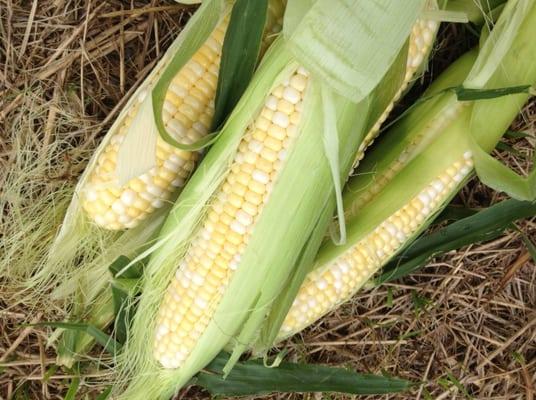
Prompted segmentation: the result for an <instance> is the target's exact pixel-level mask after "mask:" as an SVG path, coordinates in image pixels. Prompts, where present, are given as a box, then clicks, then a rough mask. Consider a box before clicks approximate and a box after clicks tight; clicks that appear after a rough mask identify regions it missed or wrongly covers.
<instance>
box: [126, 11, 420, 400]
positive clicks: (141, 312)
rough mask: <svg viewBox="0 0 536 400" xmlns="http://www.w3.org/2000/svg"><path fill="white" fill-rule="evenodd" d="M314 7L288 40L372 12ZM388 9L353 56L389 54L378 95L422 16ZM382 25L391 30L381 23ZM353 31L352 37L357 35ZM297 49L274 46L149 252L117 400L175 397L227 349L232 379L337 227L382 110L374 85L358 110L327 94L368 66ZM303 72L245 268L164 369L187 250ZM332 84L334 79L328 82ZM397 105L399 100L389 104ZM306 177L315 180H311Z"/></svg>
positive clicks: (283, 42)
mask: <svg viewBox="0 0 536 400" xmlns="http://www.w3.org/2000/svg"><path fill="white" fill-rule="evenodd" d="M298 3H300V4H298ZM343 3H346V4H343ZM310 4H311V2H310V1H302V2H298V1H296V2H291V3H289V7H290V6H291V5H294V7H295V8H292V11H291V12H290V14H289V12H288V10H289V9H288V8H287V14H286V16H285V27H284V32H285V29H287V31H286V32H287V34H288V33H289V30H288V29H289V26H288V25H287V23H288V17H289V15H291V16H292V21H293V29H295V30H294V32H300V34H303V32H304V31H303V30H302V29H303V27H304V26H305V27H307V28H311V27H315V28H318V29H319V30H320V31H322V30H323V29H324V31H325V30H326V29H328V30H330V29H331V30H333V29H335V27H339V28H340V27H341V26H342V27H345V26H346V27H347V26H348V25H351V24H353V23H354V20H353V19H352V17H353V16H355V14H354V15H352V16H348V15H347V14H348V10H346V9H345V7H346V6H348V5H350V7H351V10H352V12H356V9H360V10H361V7H362V8H363V9H366V8H367V7H370V5H368V6H367V3H366V2H360V1H353V2H342V1H341V2H339V1H336V2H333V1H325V0H318V1H317V2H315V3H314V6H313V7H312V8H311V9H314V12H313V13H312V14H308V10H309V8H307V7H305V8H304V5H310ZM382 4H383V6H384V7H386V9H388V10H390V12H388V13H385V15H381V16H377V19H376V20H375V21H374V23H370V20H367V22H369V26H370V27H371V28H372V29H373V30H374V34H372V35H370V36H369V37H368V38H367V39H366V40H368V41H369V43H368V44H367V45H366V46H363V47H362V48H360V49H355V47H349V49H350V50H352V51H356V56H357V55H359V57H356V58H355V59H356V60H359V59H360V60H363V58H364V57H365V56H364V55H363V54H361V53H360V52H361V51H363V49H370V48H374V51H375V52H376V53H380V54H382V55H383V58H382V60H381V63H379V65H378V68H377V69H376V70H375V71H374V73H373V74H372V75H371V77H370V80H369V81H368V82H367V85H370V84H371V83H372V82H375V83H374V85H373V86H377V84H378V83H379V82H380V80H381V79H382V77H383V76H384V75H385V74H386V73H389V74H392V76H394V77H395V78H396V77H398V79H400V78H401V77H402V75H403V74H402V73H401V71H400V69H401V67H400V65H399V64H396V63H394V61H395V60H397V59H398V58H399V57H400V56H399V54H400V51H401V48H402V47H403V46H404V43H405V41H406V38H407V37H408V35H409V31H410V28H411V25H412V24H413V22H414V21H415V19H416V18H417V16H418V14H419V11H420V10H421V9H422V7H423V3H422V2H421V1H415V2H408V3H407V4H404V5H401V4H394V3H390V2H382ZM317 7H318V8H320V9H323V10H330V11H331V15H332V16H333V17H334V18H333V19H331V20H330V19H329V18H327V19H326V18H324V16H322V14H321V13H319V12H318V11H319V9H317ZM395 9H397V10H398V11H399V12H398V13H397V12H396V10H395ZM402 9H403V10H402ZM361 11H363V10H361ZM361 11H360V12H361ZM369 11H370V10H369ZM302 15H306V16H307V18H303V20H304V21H307V24H306V25H304V26H301V25H300V21H301V16H302ZM363 15H366V13H364V14H363ZM321 16H322V20H323V21H328V24H327V27H322V26H321V25H318V24H314V23H313V22H315V21H317V22H318V20H319V18H320V17H321ZM395 16H396V17H395ZM315 18H316V19H315ZM382 20H383V22H385V23H380V22H381V21H382ZM394 20H396V23H394ZM390 22H391V23H390ZM345 24H346V25H345ZM386 26H389V27H393V31H394V32H393V31H390V32H389V34H391V35H394V36H396V37H397V40H396V41H395V42H392V41H391V42H390V44H393V43H396V42H398V43H399V45H398V47H396V46H392V47H391V46H385V44H384V43H382V44H380V43H377V46H372V43H371V42H374V41H378V40H379V38H380V37H383V36H385V33H387V32H386V31H385V29H386V28H385V27H386ZM341 29H344V28H341ZM352 30H353V28H352V29H351V30H350V32H351V31H352ZM317 33H318V32H317ZM339 34H340V32H339ZM400 35H402V39H401V40H400ZM320 36H322V37H327V36H323V35H318V34H317V35H315V34H312V36H311V37H310V38H309V39H310V40H313V41H314V40H320V39H319V38H320ZM289 43H291V42H289V39H288V36H287V37H286V39H283V38H279V39H277V40H276V41H275V42H274V44H273V45H272V47H271V48H270V50H269V51H268V53H267V55H266V57H265V59H264V60H263V62H262V63H261V66H260V68H259V70H258V71H257V73H256V75H255V77H254V79H253V81H252V83H251V84H250V86H249V88H248V90H247V91H246V92H245V94H244V96H243V97H242V99H241V100H240V102H239V103H238V105H237V107H236V108H235V110H234V111H233V113H232V114H231V116H230V118H229V120H228V121H227V123H226V125H225V126H224V128H223V130H222V132H221V136H220V138H219V140H218V142H216V144H215V145H214V147H213V148H212V149H211V150H210V152H209V153H208V154H207V157H206V158H205V160H204V161H203V164H202V166H201V168H199V169H198V170H197V171H196V173H195V174H194V175H193V177H192V179H191V180H190V182H189V184H188V185H187V187H186V188H185V190H184V191H183V192H182V193H181V195H180V197H179V199H178V201H177V203H176V204H175V206H174V208H173V209H172V211H171V212H170V214H169V216H168V219H167V221H166V223H165V225H164V228H163V229H162V232H161V234H160V237H159V240H158V243H157V244H156V245H155V246H153V248H151V249H150V251H149V252H148V253H151V258H150V261H149V264H148V265H147V268H146V270H145V272H146V274H145V277H144V278H145V279H144V287H143V294H142V296H141V299H140V302H139V304H138V308H137V312H136V316H135V318H134V322H133V326H132V329H131V332H130V337H129V339H128V341H127V345H126V348H125V351H124V352H123V353H122V356H121V360H120V366H121V369H122V373H121V377H120V378H119V382H118V383H121V384H128V387H127V388H126V390H125V391H124V392H123V393H122V394H120V395H118V398H119V399H130V400H135V399H143V398H146V397H147V396H148V395H150V396H152V398H155V399H166V398H169V397H170V396H172V395H173V393H175V392H176V391H177V390H178V389H179V388H180V387H182V386H183V385H184V384H186V383H187V382H188V381H189V379H190V378H191V377H192V376H193V375H194V374H195V373H196V372H197V371H199V370H200V369H201V368H203V366H205V365H206V364H207V363H209V362H210V361H211V360H212V359H213V358H214V357H215V356H216V355H217V354H218V353H219V351H221V349H222V348H223V347H224V346H229V347H230V348H231V349H232V350H233V354H232V356H231V359H230V361H229V363H228V365H227V366H226V368H225V371H226V372H229V370H230V368H232V365H233V364H234V362H236V360H237V359H238V357H239V355H240V354H241V353H242V352H243V351H244V350H246V349H247V347H248V346H249V343H251V341H252V340H253V339H254V336H255V333H256V332H257V330H258V327H259V326H260V324H261V323H262V320H263V319H264V316H265V315H266V312H267V311H268V309H269V307H270V305H271V303H272V302H273V299H274V298H276V297H277V295H278V293H279V292H280V291H281V289H282V288H283V287H284V285H285V282H286V281H287V279H288V277H289V274H290V272H291V271H292V268H293V266H294V264H295V263H296V262H297V260H298V257H299V254H300V251H301V249H302V248H303V246H304V245H305V244H306V242H307V240H308V238H309V237H310V236H311V235H313V236H315V234H316V232H323V231H324V229H325V227H326V224H327V223H328V222H329V218H324V216H325V215H327V216H330V215H331V214H332V213H333V210H334V208H335V201H334V199H335V197H336V196H335V193H336V186H337V185H340V184H341V183H342V181H343V180H344V179H345V175H346V173H347V172H348V171H349V169H350V167H351V163H352V158H353V157H354V156H355V152H356V149H357V147H358V145H359V144H360V141H361V139H362V138H363V136H364V135H363V132H365V127H366V125H367V123H368V121H369V119H370V116H371V115H374V114H375V113H380V112H381V111H382V110H383V109H381V110H377V109H375V108H374V107H373V105H371V103H372V102H371V101H370V99H369V98H368V95H369V94H368V93H367V89H366V88H367V86H364V87H363V90H362V91H361V93H360V94H357V96H358V98H359V97H362V96H364V99H362V100H361V101H360V102H359V103H356V101H355V99H354V101H352V99H348V98H346V97H344V94H345V93H344V91H343V92H342V93H338V90H339V86H338V84H337V82H335V84H334V85H333V86H328V84H327V83H328V82H329V84H330V85H331V84H332V83H333V82H334V81H337V80H338V76H343V75H344V74H343V75H339V72H340V71H346V73H347V76H348V78H349V79H350V81H351V82H352V83H353V84H354V85H357V86H358V85H359V84H360V82H362V81H363V79H364V77H363V75H362V74H363V73H367V71H368V70H366V69H365V71H360V73H355V74H354V73H353V72H356V71H359V67H360V65H359V63H358V62H355V63H353V62H352V60H353V59H354V57H349V58H348V57H344V58H342V59H340V60H339V59H336V60H335V61H334V62H333V63H332V64H331V65H319V64H315V63H314V62H315V61H318V59H319V58H321V57H322V55H323V53H322V52H319V51H310V50H307V52H308V53H307V54H308V57H305V58H300V55H299V54H300V53H299V52H298V53H295V52H294V50H295V48H293V45H292V44H289ZM325 45H326V43H324V42H322V43H319V46H320V47H318V48H317V49H316V50H318V49H323V48H324V47H323V46H325ZM347 48H348V46H347V43H345V41H337V42H333V44H332V48H331V50H333V54H343V53H342V52H341V49H347ZM367 51H368V50H367ZM296 54H298V56H296ZM298 60H299V61H298ZM311 60H313V61H311ZM300 65H302V66H304V67H305V68H306V69H309V66H310V65H312V66H313V68H312V69H311V70H312V71H314V72H313V73H312V75H311V77H310V80H309V87H308V91H307V93H306V97H305V101H304V105H303V111H302V120H301V123H300V126H299V128H298V130H299V132H300V133H299V134H298V138H297V140H296V143H295V144H294V145H293V148H292V149H291V151H290V154H289V155H288V160H287V161H286V164H285V167H284V168H283V169H282V171H280V175H279V178H278V181H277V182H276V184H275V185H274V188H273V190H272V192H271V194H270V201H269V202H268V203H267V204H265V205H264V208H263V211H262V214H261V215H260V216H259V219H258V221H257V222H256V225H255V229H254V231H253V232H252V234H251V236H250V238H249V241H248V246H247V248H246V250H245V251H244V253H242V256H241V262H240V265H239V267H238V269H237V270H236V271H235V273H234V275H233V278H232V279H231V282H230V284H229V286H228V287H227V289H226V291H225V293H224V295H223V298H222V299H221V301H220V303H219V304H218V306H217V308H216V312H215V316H214V317H213V319H212V320H211V322H210V323H209V325H208V327H207V329H206V330H205V331H204V333H203V334H202V335H201V336H200V338H199V340H198V342H197V344H196V346H195V347H194V349H193V351H192V352H191V353H190V355H189V356H188V358H187V359H186V361H185V363H184V364H183V366H182V367H181V368H180V369H178V370H173V369H164V368H162V367H161V366H160V365H159V364H158V362H157V361H156V360H155V359H154V358H153V354H152V345H151V344H152V343H153V341H154V333H155V324H156V314H157V311H158V308H159V306H160V302H161V300H162V298H163V296H164V293H165V289H166V288H167V286H168V284H169V282H170V279H171V278H172V276H173V275H174V274H175V271H176V268H177V266H178V264H179V261H180V260H181V257H182V256H183V254H184V253H185V251H186V249H187V248H188V245H189V243H190V242H189V241H190V238H191V237H192V234H193V233H194V232H195V230H196V229H197V227H198V225H199V223H200V221H201V220H202V219H203V217H204V214H205V210H206V208H207V207H206V206H207V204H208V203H209V202H210V200H211V198H212V196H213V195H214V193H216V190H217V189H218V187H219V186H220V183H221V182H222V181H223V179H224V178H225V175H226V172H227V168H228V165H229V163H230V161H231V160H232V159H233V158H234V154H235V152H236V149H237V146H238V144H239V143H240V140H241V137H242V133H243V132H244V131H245V129H246V127H247V126H248V124H249V123H250V122H251V120H252V118H253V116H254V115H255V114H256V112H258V110H260V108H261V107H262V106H263V105H264V102H265V97H266V96H267V95H268V93H270V91H271V89H272V88H273V87H274V86H275V85H277V84H279V83H280V82H282V81H284V80H285V79H286V78H287V77H288V76H289V75H290V73H292V72H293V71H294V70H295V69H296V68H297V67H298V66H300ZM315 67H318V69H316V68H315ZM326 76H328V77H330V78H331V80H326V79H325V78H326ZM333 89H335V90H333ZM391 98H392V93H390V96H388V99H386V102H389V101H390V99H391ZM313 110H314V111H313ZM358 111H359V112H358ZM320 127H324V128H327V129H320ZM303 171H307V175H306V176H304V174H303ZM340 171H342V173H341V172H340ZM274 221H277V223H274ZM267 238H270V240H267ZM144 255H145V254H144ZM120 386H121V385H120ZM119 391H121V388H120V389H119Z"/></svg>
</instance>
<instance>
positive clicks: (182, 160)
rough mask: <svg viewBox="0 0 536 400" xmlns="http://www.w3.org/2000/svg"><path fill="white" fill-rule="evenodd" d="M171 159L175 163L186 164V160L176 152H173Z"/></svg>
mask: <svg viewBox="0 0 536 400" xmlns="http://www.w3.org/2000/svg"><path fill="white" fill-rule="evenodd" d="M169 161H171V162H172V163H173V164H177V165H181V166H182V165H184V164H185V162H186V161H185V160H184V159H183V158H181V157H179V156H178V155H176V154H171V155H170V156H169Z"/></svg>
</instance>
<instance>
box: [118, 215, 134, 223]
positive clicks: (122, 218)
mask: <svg viewBox="0 0 536 400" xmlns="http://www.w3.org/2000/svg"><path fill="white" fill-rule="evenodd" d="M117 220H118V221H119V223H120V224H123V225H127V224H129V223H130V222H132V218H130V217H129V216H128V215H126V214H122V215H120V216H119V218H118V219H117Z"/></svg>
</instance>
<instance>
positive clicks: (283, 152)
mask: <svg viewBox="0 0 536 400" xmlns="http://www.w3.org/2000/svg"><path fill="white" fill-rule="evenodd" d="M277 157H278V158H279V159H280V160H281V161H285V160H286V158H287V150H286V149H283V150H281V151H280V152H279V153H278V154H277Z"/></svg>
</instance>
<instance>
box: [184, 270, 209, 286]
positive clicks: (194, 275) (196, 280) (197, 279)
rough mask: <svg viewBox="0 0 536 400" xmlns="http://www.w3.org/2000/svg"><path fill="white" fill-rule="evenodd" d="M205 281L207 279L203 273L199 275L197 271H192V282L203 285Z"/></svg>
mask: <svg viewBox="0 0 536 400" xmlns="http://www.w3.org/2000/svg"><path fill="white" fill-rule="evenodd" d="M185 274H186V272H185ZM204 281H205V278H204V277H203V276H202V275H199V274H198V273H197V272H194V273H192V282H193V283H194V284H195V285H197V286H201V285H202V284H203V282H204Z"/></svg>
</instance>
